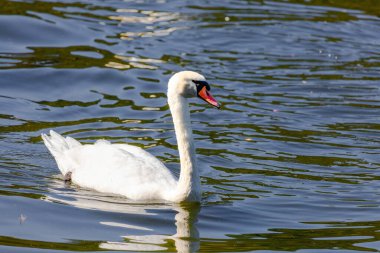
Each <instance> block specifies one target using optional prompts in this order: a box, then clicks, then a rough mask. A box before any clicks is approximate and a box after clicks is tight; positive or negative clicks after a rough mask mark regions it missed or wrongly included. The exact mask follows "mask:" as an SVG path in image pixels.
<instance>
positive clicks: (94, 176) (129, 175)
mask: <svg viewBox="0 0 380 253" xmlns="http://www.w3.org/2000/svg"><path fill="white" fill-rule="evenodd" d="M209 90H210V86H209V85H208V83H207V82H206V79H205V78H204V77H203V76H202V75H200V74H198V73H196V72H192V71H182V72H178V73H176V74H175V75H173V76H172V77H171V78H170V80H169V83H168V93H167V95H168V103H169V107H170V111H171V113H172V117H173V122H174V128H175V133H176V137H177V143H178V151H179V156H180V162H181V172H180V176H179V179H178V180H177V179H176V178H175V177H174V176H173V174H172V173H171V172H170V170H169V169H168V168H166V167H165V165H164V164H163V163H162V162H161V161H159V160H158V159H157V158H156V157H154V156H153V155H151V154H150V153H148V152H146V151H144V150H143V149H141V148H139V147H136V146H131V145H128V144H111V143H110V142H108V141H105V140H100V141H97V142H96V143H95V144H93V145H82V144H81V143H79V142H78V141H76V140H75V139H73V138H71V137H66V138H64V137H62V136H61V135H59V134H57V133H55V132H54V131H52V130H51V131H50V136H48V135H46V134H42V139H43V140H44V143H45V145H46V147H47V148H48V149H49V151H50V153H51V154H52V155H53V156H54V158H55V160H56V162H57V165H58V168H59V170H60V171H61V172H62V174H63V175H64V176H65V178H66V179H67V180H71V181H72V182H73V183H75V184H77V185H79V186H82V187H86V188H92V189H95V190H97V191H100V192H105V193H113V194H118V195H123V196H125V197H127V198H129V199H132V200H165V201H171V202H182V201H193V202H199V201H200V198H201V189H200V178H199V172H198V170H197V167H196V158H195V148H194V145H193V137H192V130H191V127H190V111H189V104H188V98H190V97H195V96H198V97H199V98H201V99H203V100H205V101H206V102H208V103H209V104H211V105H213V106H215V107H218V108H219V104H218V102H217V101H216V100H215V99H214V98H213V97H212V96H211V94H210V93H209Z"/></svg>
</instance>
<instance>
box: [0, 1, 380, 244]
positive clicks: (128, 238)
mask: <svg viewBox="0 0 380 253" xmlns="http://www.w3.org/2000/svg"><path fill="white" fill-rule="evenodd" d="M379 15H380V8H379V5H378V4H377V3H376V2H375V1H370V0H366V1H359V2H358V1H319V0H311V1H302V0H289V1H160V0H158V1H100V0H99V1H98V0H96V1H62V0H58V1H10V0H0V108H1V111H0V210H1V213H2V216H1V219H0V251H2V252H76V251H85V252H93V251H114V250H120V251H131V252H140V251H161V252H176V251H178V252H196V251H200V252H286V251H288V252H290V251H292V252H294V251H297V252H331V251H334V252H378V251H379V250H380V234H379V231H380V207H379V205H380V200H379V197H380V190H379V189H380V171H379V165H380V158H379V157H380V156H379V153H380V152H379V144H380V138H379V133H380V122H379V109H380V90H379V87H380V86H379V81H380V74H379V73H380V72H379V70H380V50H379V49H380V33H378V32H377V31H379V30H380V19H379ZM184 69H189V70H195V71H198V72H201V73H203V74H204V75H205V76H206V77H207V78H208V80H209V82H210V83H211V84H212V87H213V90H212V92H213V95H214V97H215V98H217V99H218V100H219V101H220V102H221V103H222V105H223V106H222V109H221V110H215V109H213V108H210V107H209V106H207V105H205V104H203V103H202V102H201V101H196V100H192V105H191V111H192V124H193V128H194V137H195V141H196V147H197V153H198V160H199V167H200V171H201V180H202V190H203V194H202V203H201V204H200V205H176V204H167V203H166V204H165V203H164V204H163V203H149V204H144V203H136V202H131V201H129V200H127V199H124V198H122V197H118V196H112V195H107V194H101V193H98V192H94V191H91V190H86V189H83V188H80V187H78V186H76V185H67V184H65V183H64V182H63V180H62V178H61V177H60V176H59V175H58V169H57V167H56V164H55V162H54V160H53V159H52V157H51V156H50V154H49V153H48V151H47V149H46V148H45V147H44V145H43V143H42V140H41V138H40V134H41V133H43V132H47V131H49V130H50V129H54V130H56V131H57V132H59V133H61V134H64V135H70V136H72V137H74V138H76V139H78V140H80V141H81V142H83V143H93V142H94V141H96V140H98V139H108V140H111V141H112V142H115V143H123V142H128V143H131V144H134V145H137V146H140V147H143V148H145V149H147V150H148V151H149V152H151V153H152V154H154V155H155V156H157V157H159V158H160V159H161V160H162V161H163V162H165V164H167V166H168V167H169V168H170V169H172V171H173V173H175V174H178V168H179V167H178V162H179V159H178V152H177V150H176V140H175V137H174V131H173V126H172V122H171V116H170V113H169V108H168V106H167V103H166V83H167V80H168V79H169V78H170V76H171V75H172V74H173V73H175V72H177V71H180V70H184Z"/></svg>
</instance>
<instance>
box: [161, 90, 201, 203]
mask: <svg viewBox="0 0 380 253" xmlns="http://www.w3.org/2000/svg"><path fill="white" fill-rule="evenodd" d="M168 102H169V106H170V111H171V113H172V117H173V123H174V129H175V134H176V138H177V144H178V152H179V157H180V163H181V172H180V176H179V179H178V184H177V189H176V196H175V198H176V199H177V201H185V200H186V201H199V200H200V178H199V173H198V170H197V169H196V157H195V148H194V144H193V133H192V129H191V122H190V111H189V104H188V102H187V98H185V97H183V96H181V95H176V94H175V95H170V94H169V96H168Z"/></svg>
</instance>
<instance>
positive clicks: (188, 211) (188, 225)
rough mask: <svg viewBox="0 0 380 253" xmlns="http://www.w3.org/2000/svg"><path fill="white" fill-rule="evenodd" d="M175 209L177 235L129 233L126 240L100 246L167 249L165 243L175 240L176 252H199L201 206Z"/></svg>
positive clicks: (132, 249)
mask: <svg viewBox="0 0 380 253" xmlns="http://www.w3.org/2000/svg"><path fill="white" fill-rule="evenodd" d="M173 209H174V210H176V211H177V214H176V215H175V221H176V223H175V224H176V227H177V233H176V234H175V235H172V236H164V235H135V236H132V235H128V236H123V237H124V239H125V240H126V242H104V243H101V244H100V245H99V247H100V248H102V249H108V250H129V251H166V250H167V249H166V248H165V247H164V245H165V244H167V241H169V240H174V243H175V249H176V252H186V253H187V252H197V251H198V250H199V247H200V245H199V233H198V229H197V227H196V222H197V219H198V213H199V210H200V206H199V205H197V204H195V205H181V206H175V207H173ZM102 224H104V225H110V226H119V227H127V228H130V225H127V224H110V223H106V222H103V223H102ZM140 229H141V228H140ZM145 230H146V228H145Z"/></svg>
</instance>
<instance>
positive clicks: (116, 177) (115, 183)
mask: <svg viewBox="0 0 380 253" xmlns="http://www.w3.org/2000/svg"><path fill="white" fill-rule="evenodd" d="M42 136H43V139H44V141H45V143H48V145H47V147H48V148H49V150H50V152H51V153H52V154H53V156H54V158H55V160H56V162H57V164H58V168H59V170H60V171H61V172H62V174H63V175H65V174H66V173H68V172H71V173H72V174H71V180H72V181H73V182H74V183H75V184H78V185H80V186H82V187H87V188H92V189H95V190H97V191H100V192H109V193H113V194H119V195H123V196H125V197H127V198H130V199H134V200H152V199H165V196H170V195H171V192H172V191H174V189H175V188H176V186H177V182H176V179H175V178H174V176H173V175H172V174H171V172H170V171H169V170H168V169H167V168H166V167H165V165H163V164H162V162H161V161H160V160H158V159H157V158H156V157H154V156H153V155H151V154H150V153H148V152H146V151H145V150H143V149H141V148H139V147H136V146H131V145H127V144H111V143H110V142H108V141H106V140H99V141H97V142H96V143H95V144H93V145H89V144H87V145H82V144H80V143H79V142H77V141H75V142H73V141H72V140H74V139H72V138H69V139H68V137H66V138H64V137H62V136H61V135H59V134H57V133H55V132H54V131H52V130H51V131H50V136H48V135H45V134H43V135H42ZM73 144H74V145H73Z"/></svg>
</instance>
